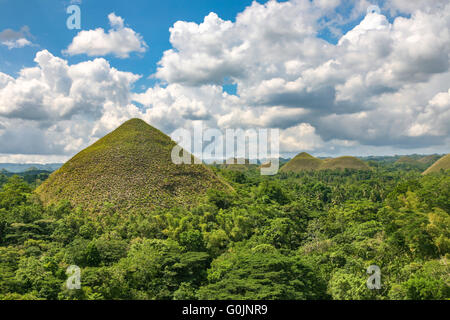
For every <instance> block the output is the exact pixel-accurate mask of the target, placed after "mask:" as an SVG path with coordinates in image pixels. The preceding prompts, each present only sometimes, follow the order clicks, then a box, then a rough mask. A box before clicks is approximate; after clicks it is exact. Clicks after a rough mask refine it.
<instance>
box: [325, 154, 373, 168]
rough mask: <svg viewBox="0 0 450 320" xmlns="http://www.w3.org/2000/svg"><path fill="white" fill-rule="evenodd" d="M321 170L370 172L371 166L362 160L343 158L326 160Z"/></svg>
mask: <svg viewBox="0 0 450 320" xmlns="http://www.w3.org/2000/svg"><path fill="white" fill-rule="evenodd" d="M320 169H322V170H324V169H356V170H369V166H368V165H367V164H366V163H365V162H364V161H362V160H360V159H358V158H355V157H350V156H343V157H338V158H333V159H326V160H324V161H323V163H322V165H321V166H320Z"/></svg>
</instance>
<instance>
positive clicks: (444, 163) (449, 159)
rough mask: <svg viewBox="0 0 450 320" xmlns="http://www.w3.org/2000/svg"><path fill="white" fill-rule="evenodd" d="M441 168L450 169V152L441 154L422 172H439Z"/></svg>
mask: <svg viewBox="0 0 450 320" xmlns="http://www.w3.org/2000/svg"><path fill="white" fill-rule="evenodd" d="M441 169H442V170H450V154H447V155H446V156H443V157H442V158H440V159H439V160H438V161H436V162H435V163H434V164H433V165H432V166H431V167H429V168H428V169H427V170H425V171H424V173H423V174H428V173H432V172H439V171H441Z"/></svg>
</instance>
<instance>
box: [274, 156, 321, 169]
mask: <svg viewBox="0 0 450 320" xmlns="http://www.w3.org/2000/svg"><path fill="white" fill-rule="evenodd" d="M321 164H322V160H320V159H318V158H316V157H313V156H312V155H310V154H308V153H306V152H302V153H299V154H298V155H296V156H295V157H294V158H292V159H291V160H290V161H289V162H288V163H286V164H285V165H284V166H283V167H281V169H280V172H297V171H303V170H307V171H308V170H317V169H319V167H320V166H321Z"/></svg>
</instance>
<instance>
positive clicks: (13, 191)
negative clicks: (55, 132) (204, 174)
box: [0, 161, 450, 299]
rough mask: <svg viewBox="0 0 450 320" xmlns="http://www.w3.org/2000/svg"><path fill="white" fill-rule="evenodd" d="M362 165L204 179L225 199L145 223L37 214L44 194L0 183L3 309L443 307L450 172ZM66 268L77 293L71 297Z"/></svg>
mask: <svg viewBox="0 0 450 320" xmlns="http://www.w3.org/2000/svg"><path fill="white" fill-rule="evenodd" d="M369 165H370V167H371V170H366V171H358V170H349V169H346V170H341V171H340V170H333V171H332V170H321V171H308V172H306V171H305V172H302V173H296V174H294V173H279V174H278V175H276V176H261V175H259V171H258V170H257V169H256V168H251V169H249V170H247V171H233V170H226V169H220V168H217V167H212V168H213V170H214V171H215V172H216V173H217V174H218V175H220V176H222V177H223V178H224V179H225V180H227V181H228V182H229V183H230V185H231V186H232V187H233V188H234V192H233V193H232V194H229V193H225V192H223V191H215V190H210V191H209V192H208V194H207V197H206V198H205V200H204V201H203V202H202V203H201V204H200V205H198V206H196V207H194V208H191V209H183V208H172V209H160V210H151V211H150V210H144V209H139V210H124V209H117V208H115V206H114V204H109V203H105V204H104V206H103V208H102V209H101V210H96V211H85V210H83V209H81V208H74V207H72V206H71V204H70V203H69V202H67V201H63V202H60V203H58V204H57V205H52V206H49V207H47V208H44V207H43V206H42V204H41V203H40V201H39V200H38V198H37V196H36V195H35V194H34V193H33V190H34V188H35V187H36V185H37V184H39V181H37V182H36V181H29V180H28V181H25V180H24V179H23V178H21V177H18V176H13V177H6V176H5V175H0V187H1V189H0V299H449V298H450V289H449V284H450V266H449V259H450V216H449V214H450V174H449V171H447V172H443V171H442V172H440V173H433V174H430V175H426V176H423V175H421V172H422V169H423V168H418V167H417V166H414V165H411V164H408V163H405V164H393V163H389V162H383V161H369ZM40 178H42V177H40ZM69 265H77V266H79V267H80V268H81V289H79V290H68V289H67V288H66V285H65V283H66V280H67V277H68V275H67V274H66V269H67V267H68V266H69ZM370 265H377V266H379V267H380V270H381V289H379V290H369V289H368V288H367V286H366V281H367V279H368V277H369V275H368V274H367V272H366V270H367V267H368V266H370Z"/></svg>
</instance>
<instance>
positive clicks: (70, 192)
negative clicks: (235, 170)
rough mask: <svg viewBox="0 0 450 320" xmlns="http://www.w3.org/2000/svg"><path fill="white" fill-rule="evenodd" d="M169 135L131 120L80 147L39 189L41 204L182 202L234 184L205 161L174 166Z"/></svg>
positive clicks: (143, 205)
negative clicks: (226, 180) (79, 150)
mask: <svg viewBox="0 0 450 320" xmlns="http://www.w3.org/2000/svg"><path fill="white" fill-rule="evenodd" d="M175 145H176V144H175V142H173V141H172V140H171V139H170V138H169V137H168V136H167V135H165V134H164V133H162V132H161V131H159V130H157V129H155V128H153V127H152V126H150V125H148V124H147V123H146V122H144V121H142V120H140V119H132V120H129V121H127V122H125V123H124V124H122V125H121V126H120V127H119V128H117V129H116V130H114V131H113V132H111V133H110V134H108V135H106V136H105V137H103V138H101V139H100V140H98V141H97V142H96V143H94V144H93V145H91V146H90V147H88V148H86V149H84V150H83V151H81V152H80V153H78V154H77V155H75V156H74V157H73V158H72V159H70V160H69V161H68V162H67V163H65V164H64V165H63V166H62V167H61V168H60V169H59V170H57V171H55V172H54V173H53V174H52V175H51V176H50V177H49V179H48V180H47V181H45V182H44V183H43V184H42V185H41V186H40V187H39V188H38V189H37V190H36V192H37V194H38V195H39V196H40V198H41V199H42V201H43V202H44V204H46V205H48V204H52V203H55V202H58V201H60V200H63V199H67V200H70V201H71V202H72V204H74V205H81V206H83V207H87V208H92V209H97V208H100V207H101V206H102V205H103V204H104V203H105V202H108V203H112V204H114V205H116V206H117V207H120V208H127V209H130V208H145V209H151V208H155V207H172V206H185V207H189V206H192V205H194V204H196V203H197V202H198V200H199V199H200V197H202V196H203V195H204V194H205V193H206V191H207V190H208V189H220V190H229V191H231V190H232V188H231V187H230V186H229V185H228V184H227V183H226V182H224V181H223V180H221V178H219V177H217V176H216V175H215V174H214V173H213V172H212V170H211V169H209V168H207V167H206V166H205V165H204V164H179V165H177V164H174V163H172V160H171V152H172V149H173V147H174V146H175Z"/></svg>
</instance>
